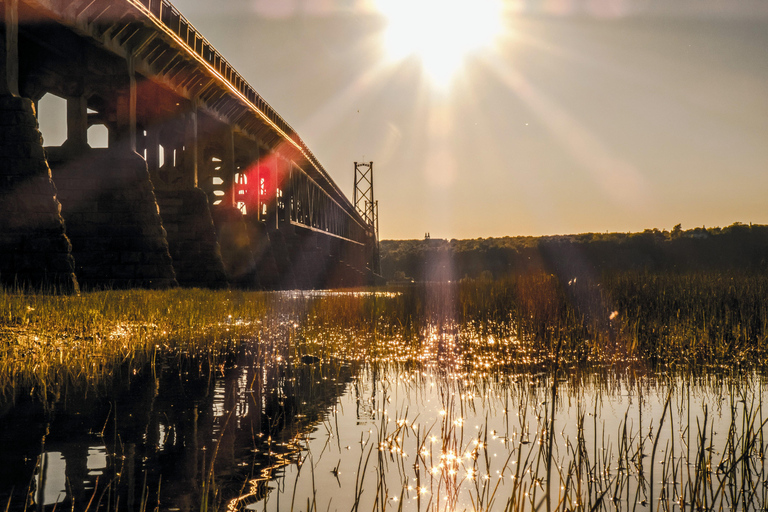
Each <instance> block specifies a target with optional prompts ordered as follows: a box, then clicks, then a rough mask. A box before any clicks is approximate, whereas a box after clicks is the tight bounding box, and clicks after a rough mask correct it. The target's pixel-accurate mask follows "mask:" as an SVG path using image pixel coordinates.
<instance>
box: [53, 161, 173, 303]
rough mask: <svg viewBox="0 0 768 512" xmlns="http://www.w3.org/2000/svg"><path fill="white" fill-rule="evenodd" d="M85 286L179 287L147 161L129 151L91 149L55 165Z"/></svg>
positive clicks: (73, 247) (54, 178)
mask: <svg viewBox="0 0 768 512" xmlns="http://www.w3.org/2000/svg"><path fill="white" fill-rule="evenodd" d="M53 180H54V182H55V183H56V186H57V188H58V190H59V196H58V197H59V201H60V202H61V205H62V210H61V211H62V216H63V217H64V220H65V221H66V223H67V235H68V236H69V238H70V240H71V241H72V254H73V256H74V258H75V272H76V274H77V277H78V280H79V281H80V284H81V286H83V287H86V288H90V289H99V288H129V287H142V288H168V287H172V286H176V285H177V281H176V276H175V273H174V270H173V265H172V263H171V255H170V253H169V251H168V242H167V240H166V232H165V229H164V228H163V224H162V221H161V219H160V214H159V211H158V206H157V201H156V199H155V194H154V189H153V187H152V182H151V181H150V179H149V173H148V172H147V165H146V162H145V161H144V159H143V158H142V157H141V156H139V155H138V154H137V153H135V152H133V151H127V150H125V149H91V150H88V151H86V152H84V153H82V154H81V155H80V156H79V157H77V158H75V159H73V160H69V161H68V162H66V163H62V164H58V165H55V166H53Z"/></svg>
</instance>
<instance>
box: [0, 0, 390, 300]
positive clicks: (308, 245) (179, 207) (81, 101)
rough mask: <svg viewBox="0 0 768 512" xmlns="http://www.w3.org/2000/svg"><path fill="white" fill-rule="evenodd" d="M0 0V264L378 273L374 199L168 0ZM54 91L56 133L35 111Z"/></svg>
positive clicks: (235, 279)
mask: <svg viewBox="0 0 768 512" xmlns="http://www.w3.org/2000/svg"><path fill="white" fill-rule="evenodd" d="M0 5H2V10H1V11H0V15H2V16H3V23H2V24H0V29H2V30H3V32H4V37H0V45H1V46H2V48H1V49H2V52H0V54H1V55H2V59H0V60H1V62H0V66H2V67H1V68H0V103H1V104H0V157H2V158H4V159H5V160H4V161H5V162H6V163H5V164H3V166H2V167H0V219H3V218H4V219H6V220H5V221H3V222H0V250H2V252H3V253H5V254H7V255H8V257H6V258H4V259H3V261H2V262H0V281H2V282H4V283H5V284H8V283H10V282H11V281H13V282H14V283H19V282H24V283H31V284H33V285H34V284H38V285H44V284H46V283H49V284H53V285H55V286H60V287H64V288H77V287H78V285H80V286H86V287H102V286H109V287H114V286H117V287H128V286H146V287H165V286H173V285H175V284H182V285H189V286H210V287H218V286H227V285H236V286H243V287H258V288H287V287H290V288H293V287H302V288H316V287H326V286H350V285H362V284H367V283H371V282H373V281H374V279H375V278H376V274H377V273H378V240H377V226H376V223H375V222H374V220H373V219H372V217H371V215H370V214H369V213H370V212H369V211H368V209H370V208H373V205H372V204H371V205H363V206H361V207H360V208H357V207H356V205H353V204H352V203H351V202H350V201H349V199H348V198H347V197H345V195H344V194H343V193H342V192H341V190H340V189H339V187H338V186H337V185H336V184H335V183H334V181H333V180H332V179H331V178H330V176H329V174H328V173H327V172H326V170H325V169H324V168H323V166H322V165H321V164H320V162H319V161H318V160H317V158H316V157H315V156H314V155H313V154H312V152H311V151H310V150H309V148H308V147H307V146H306V144H305V143H304V142H303V141H302V140H301V138H300V137H299V136H298V135H297V134H296V132H295V131H294V130H293V129H292V128H291V126H290V125H289V124H288V123H287V122H286V121H285V120H284V119H283V118H282V117H281V116H280V115H279V114H278V113H277V112H276V111H275V110H274V109H273V108H272V107H271V106H270V105H269V104H268V103H267V102H266V101H265V100H264V99H263V98H262V97H261V96H260V95H259V94H258V93H257V92H256V90H255V89H254V88H253V87H252V86H251V85H250V84H249V83H248V82H247V80H246V79H245V78H244V77H243V76H242V75H240V74H239V73H238V72H237V70H235V69H234V68H233V67H232V65H231V64H230V63H229V62H227V60H226V59H225V58H224V57H223V56H222V55H221V54H220V53H219V52H218V51H217V50H216V49H215V48H214V47H213V46H212V45H211V44H210V43H209V42H208V40H207V39H206V38H205V37H204V36H203V35H202V34H201V33H200V32H199V31H198V30H196V29H195V28H194V26H193V25H192V24H191V23H190V22H189V21H188V20H187V19H186V18H185V17H184V16H183V15H182V14H181V13H180V12H179V11H178V10H177V9H176V8H175V7H174V6H173V5H172V4H171V3H170V2H168V1H166V0H3V1H2V3H1V4H0ZM48 94H51V95H54V96H56V97H58V98H61V99H62V100H63V101H65V102H66V113H67V115H66V133H67V137H66V141H65V142H64V143H63V144H61V145H60V146H55V147H53V146H50V145H46V144H45V143H44V142H41V141H40V135H39V133H38V132H37V131H36V129H33V125H35V119H34V116H36V115H37V112H38V109H37V107H38V106H39V105H40V101H41V100H42V99H43V98H44V97H45V96H46V95H48ZM94 126H99V127H101V129H102V130H106V132H107V133H108V145H107V147H104V148H96V147H92V146H93V145H94V144H93V141H92V140H90V139H89V134H90V133H93V132H92V131H91V128H92V127H94ZM19 144H21V146H22V148H23V150H22V151H21V152H19V151H18V150H17V149H14V148H18V146H19ZM43 148H44V150H43ZM41 160H42V161H43V162H42V163H41ZM356 168H357V164H356ZM46 176H47V177H48V182H50V184H49V185H47V184H46ZM30 183H35V185H34V186H31V185H30ZM371 183H372V181H371ZM356 185H357V184H356ZM46 187H48V188H46ZM370 195H371V197H372V191H371V193H370ZM56 217H58V218H56ZM19 219H25V221H23V222H22V221H20V220H19ZM57 223H58V224H57ZM59 225H60V227H57V226H59ZM65 249H66V250H65ZM30 260H33V261H34V264H30V263H29V261H30Z"/></svg>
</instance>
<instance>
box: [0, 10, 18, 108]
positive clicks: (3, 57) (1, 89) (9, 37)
mask: <svg viewBox="0 0 768 512" xmlns="http://www.w3.org/2000/svg"><path fill="white" fill-rule="evenodd" d="M3 7H4V9H3V10H2V11H0V16H2V17H3V19H2V23H0V28H2V32H3V34H2V36H1V37H0V95H11V96H18V95H19V0H4V1H3Z"/></svg>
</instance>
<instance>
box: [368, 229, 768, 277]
mask: <svg viewBox="0 0 768 512" xmlns="http://www.w3.org/2000/svg"><path fill="white" fill-rule="evenodd" d="M381 270H382V274H383V276H384V277H385V278H386V279H388V280H403V279H408V280H411V279H413V280H415V281H446V280H455V279H462V278H465V277H469V278H480V277H486V278H499V277H503V276H508V275H514V274H526V273H530V272H537V271H544V272H551V273H556V274H557V275H559V276H560V277H561V278H568V277H569V276H573V277H579V276H586V277H596V276H597V275H599V274H601V273H602V272H605V271H646V270H647V271H673V272H674V271H718V270H745V271H752V272H754V271H766V272H768V226H765V225H753V224H749V225H746V224H741V223H735V224H732V225H730V226H728V227H725V228H703V227H701V228H695V229H688V230H683V229H681V227H680V225H679V224H678V225H677V226H675V227H674V228H673V229H672V231H666V230H664V231H660V230H658V229H646V230H645V231H643V232H642V233H606V234H602V233H584V234H580V235H558V236H542V237H522V236H521V237H503V238H477V239H474V240H450V241H448V240H443V239H434V238H433V239H424V240H382V242H381Z"/></svg>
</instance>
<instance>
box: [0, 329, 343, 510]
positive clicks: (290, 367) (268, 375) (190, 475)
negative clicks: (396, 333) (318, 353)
mask: <svg viewBox="0 0 768 512" xmlns="http://www.w3.org/2000/svg"><path fill="white" fill-rule="evenodd" d="M288 348H289V347H288V344H287V338H286V337H282V338H281V339H279V340H268V341H265V340H256V341H250V342H247V343H243V344H242V346H240V347H239V348H238V349H237V350H236V351H235V352H236V353H237V356H229V357H227V358H223V359H216V358H213V357H211V358H197V357H189V356H187V357H183V356H174V357H170V356H169V358H168V359H167V360H166V361H165V362H163V363H162V364H160V365H158V366H157V367H156V370H155V372H153V371H152V369H151V367H150V366H149V365H145V366H144V367H143V368H138V369H137V368H129V367H127V366H126V368H124V369H123V371H122V372H119V374H118V376H117V377H116V378H115V379H114V381H113V382H112V383H111V385H110V387H109V388H108V389H102V390H98V391H94V390H92V389H91V390H88V391H87V392H86V391H84V390H77V389H65V390H64V391H63V392H62V395H61V396H60V397H58V399H57V400H55V401H53V402H52V403H42V402H40V401H36V400H35V399H33V398H32V397H30V396H29V395H26V396H22V397H19V398H17V399H16V401H15V403H11V404H6V405H5V407H3V409H2V411H0V439H1V440H2V447H3V449H2V450H1V451H0V503H3V505H5V504H6V503H9V504H10V508H9V510H23V509H25V508H26V509H27V510H28V509H37V510H44V509H46V510H51V509H52V508H53V506H54V505H55V506H56V507H57V508H61V507H65V508H67V509H70V508H72V509H74V510H85V509H86V508H88V509H89V510H97V509H103V510H116V509H120V508H125V507H127V508H128V509H130V510H139V509H143V510H146V509H147V508H149V507H151V508H153V509H154V508H159V509H160V510H182V511H185V510H199V509H200V508H201V504H203V503H210V504H211V505H212V506H213V508H214V509H215V508H218V507H219V506H220V505H223V504H225V503H227V502H229V501H231V500H232V499H233V498H235V497H237V496H240V495H241V494H243V489H244V488H243V485H244V482H247V481H249V480H251V479H253V478H254V477H257V478H261V479H262V480H266V479H269V478H272V477H274V475H275V474H276V473H277V472H279V468H280V467H282V466H285V465H286V464H289V463H291V462H294V461H296V460H297V458H298V454H299V451H300V449H301V448H302V446H303V439H304V438H305V436H306V434H307V433H308V432H309V431H310V430H311V426H312V425H313V424H315V423H317V422H318V421H320V419H321V418H322V417H323V415H324V414H325V411H326V410H327V409H329V408H330V407H332V406H333V404H334V403H335V401H336V399H337V397H338V396H339V395H340V394H341V393H342V392H343V390H344V389H345V386H346V385H347V383H348V382H350V381H351V377H352V374H353V369H352V368H351V367H350V366H349V365H346V364H343V363H341V362H338V361H333V360H325V361H319V360H312V361H311V362H309V363H305V362H303V361H302V360H301V359H298V360H297V361H296V362H295V363H294V362H292V361H291V358H290V357H288ZM267 491H268V488H267V487H266V486H261V487H259V489H258V490H256V491H254V490H252V489H251V490H249V492H250V496H249V499H250V500H251V501H252V500H256V499H259V498H261V497H263V495H264V493H265V492H267Z"/></svg>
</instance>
